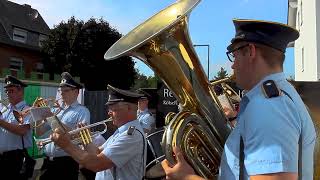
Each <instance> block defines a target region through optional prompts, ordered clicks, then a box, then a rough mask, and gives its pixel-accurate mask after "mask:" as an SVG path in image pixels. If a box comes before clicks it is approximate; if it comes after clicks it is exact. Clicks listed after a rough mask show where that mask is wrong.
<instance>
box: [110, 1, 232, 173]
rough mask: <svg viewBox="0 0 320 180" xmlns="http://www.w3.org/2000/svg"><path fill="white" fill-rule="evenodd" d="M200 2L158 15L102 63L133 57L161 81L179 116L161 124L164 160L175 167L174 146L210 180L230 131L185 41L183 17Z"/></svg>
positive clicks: (115, 47)
mask: <svg viewBox="0 0 320 180" xmlns="http://www.w3.org/2000/svg"><path fill="white" fill-rule="evenodd" d="M199 2H200V0H181V1H178V2H176V3H174V4H172V5H171V6H169V7H167V8H166V9H164V10H162V11H160V12H159V13H158V14H156V15H154V16H153V17H151V18H149V19H148V20H147V21H145V22H144V23H142V24H141V25H139V26H138V27H136V28H135V29H133V30H132V31H131V32H129V33H128V34H127V35H125V36H123V37H122V38H121V39H120V40H119V41H117V42H116V43H115V44H114V45H113V46H112V47H111V48H110V49H109V50H108V51H107V52H106V53H105V55H104V58H105V59H106V60H113V59H116V58H118V57H121V56H133V57H136V58H138V59H140V60H142V61H143V62H144V63H145V64H147V65H148V66H149V67H150V68H151V69H153V71H154V72H155V73H156V74H157V76H159V77H160V78H161V79H162V80H163V82H164V83H165V84H166V85H167V87H168V88H169V89H170V90H171V91H172V92H173V93H174V95H175V97H176V98H177V100H178V101H179V103H180V104H181V105H182V111H180V112H179V113H177V114H172V115H170V116H169V117H168V118H166V122H168V123H169V125H168V126H167V128H166V130H165V132H164V136H163V140H162V147H163V150H164V153H165V155H166V159H167V160H168V161H170V162H171V163H173V164H174V163H175V158H174V157H173V151H172V148H173V147H174V146H179V147H180V148H181V149H182V152H183V154H184V156H185V158H186V159H187V161H188V162H189V163H190V164H191V166H192V167H193V168H194V169H195V171H196V172H197V173H198V174H199V175H201V176H203V177H205V178H208V179H212V178H213V177H214V176H215V175H216V173H217V172H218V167H219V163H220V158H221V154H222V150H223V145H224V143H225V141H226V139H227V137H228V135H229V133H230V130H231V129H230V128H229V127H228V126H227V124H226V117H225V116H224V113H223V112H222V111H221V109H220V108H219V107H218V105H217V104H216V102H217V97H216V96H215V93H214V92H212V89H211V87H210V83H209V81H208V78H207V77H206V75H205V73H204V70H203V68H202V66H201V64H200V61H199V59H198V57H197V55H196V53H195V50H194V48H193V45H192V42H191V40H190V37H189V32H188V16H189V14H190V12H191V10H192V9H193V8H194V7H195V6H196V5H197V4H198V3H199ZM170 119H171V120H170Z"/></svg>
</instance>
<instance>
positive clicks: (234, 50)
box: [226, 44, 249, 63]
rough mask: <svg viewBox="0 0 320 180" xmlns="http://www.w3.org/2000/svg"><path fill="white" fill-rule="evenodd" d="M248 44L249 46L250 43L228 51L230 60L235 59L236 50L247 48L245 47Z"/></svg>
mask: <svg viewBox="0 0 320 180" xmlns="http://www.w3.org/2000/svg"><path fill="white" fill-rule="evenodd" d="M247 46H249V44H245V45H243V46H240V47H237V48H235V49H232V50H231V51H228V52H226V54H227V56H228V59H229V61H230V62H232V63H233V62H234V60H235V56H234V52H236V51H238V50H240V49H242V48H245V47H247Z"/></svg>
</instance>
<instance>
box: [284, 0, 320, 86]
mask: <svg viewBox="0 0 320 180" xmlns="http://www.w3.org/2000/svg"><path fill="white" fill-rule="evenodd" d="M288 25H289V26H292V27H295V28H296V29H297V30H298V31H299V32H300V37H299V39H298V40H296V41H295V42H294V43H293V44H291V45H292V46H294V49H295V50H294V53H295V80H296V81H319V80H320V54H319V53H320V44H319V43H320V32H319V31H320V1H319V0H305V1H304V0H288Z"/></svg>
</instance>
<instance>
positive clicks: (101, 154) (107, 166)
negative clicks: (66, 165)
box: [52, 85, 146, 180]
mask: <svg viewBox="0 0 320 180" xmlns="http://www.w3.org/2000/svg"><path fill="white" fill-rule="evenodd" d="M108 90H109V99H108V102H107V105H108V107H109V112H108V114H109V115H110V117H111V118H112V120H113V124H114V125H115V126H117V127H118V129H117V130H116V131H115V132H114V134H113V135H112V136H110V137H109V138H108V140H107V141H106V142H105V143H104V144H103V145H102V146H101V147H100V148H97V147H95V146H94V145H93V143H91V144H89V145H87V146H86V147H85V149H86V150H81V149H80V148H79V147H78V146H75V145H73V144H72V143H71V142H70V136H69V135H67V134H63V133H60V132H59V130H57V131H56V132H55V133H53V134H52V139H53V141H55V143H56V144H58V145H59V146H60V147H61V148H62V149H64V150H65V151H66V152H68V153H69V154H70V155H71V156H72V157H73V158H74V159H75V160H76V161H77V162H78V163H80V164H81V165H82V166H84V167H86V168H87V169H90V170H92V171H96V172H97V174H96V180H114V179H117V180H118V179H121V180H122V179H130V180H141V179H142V177H143V175H144V169H145V160H146V153H145V152H146V140H145V135H144V133H143V129H142V127H141V125H140V123H139V121H138V120H137V102H138V99H139V98H140V97H141V94H137V93H133V92H130V91H126V90H121V89H118V88H115V87H112V86H110V85H109V86H108Z"/></svg>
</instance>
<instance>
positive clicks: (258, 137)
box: [162, 19, 316, 180]
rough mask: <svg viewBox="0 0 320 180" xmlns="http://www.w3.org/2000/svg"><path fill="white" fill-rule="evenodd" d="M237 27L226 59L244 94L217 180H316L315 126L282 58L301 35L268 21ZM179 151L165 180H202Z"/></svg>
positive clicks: (244, 22) (245, 22)
mask: <svg viewBox="0 0 320 180" xmlns="http://www.w3.org/2000/svg"><path fill="white" fill-rule="evenodd" d="M233 23H234V26H235V30H236V33H235V37H234V38H233V39H232V40H231V44H230V45H229V46H228V47H227V50H228V51H227V56H228V59H229V60H230V61H231V62H232V66H231V68H232V69H233V70H234V74H235V77H236V83H237V85H238V86H240V87H241V88H243V89H245V91H246V94H245V95H244V96H243V97H242V100H241V102H240V112H239V114H238V117H237V124H236V126H235V128H234V130H233V131H232V132H231V134H230V135H229V136H228V139H227V140H226V143H225V145H224V151H223V154H222V157H221V163H220V170H219V179H221V180H224V179H225V180H235V179H257V180H263V179H277V180H278V179H279V180H280V179H281V180H283V179H313V152H314V146H315V139H316V133H315V129H314V125H313V122H312V119H311V117H310V115H309V113H308V111H307V109H306V107H305V105H304V103H303V101H302V100H301V98H300V96H299V94H298V93H297V92H296V90H295V89H294V87H293V86H292V85H291V84H290V83H289V82H288V81H287V80H286V76H285V74H284V73H283V62H284V59H285V55H284V52H285V50H286V47H287V45H288V43H289V42H292V41H295V40H296V39H297V38H298V37H299V32H298V31H297V30H295V29H294V28H292V27H289V26H287V25H285V24H280V23H276V22H269V21H258V20H249V19H235V20H233ZM240 144H242V145H241V146H240ZM302 147H303V148H302ZM175 151H176V155H177V156H178V157H177V161H178V162H177V164H179V166H178V167H176V166H174V167H173V168H171V167H170V165H169V163H168V162H167V161H166V160H164V161H163V162H162V166H163V167H164V169H165V171H166V173H167V177H168V178H172V179H175V178H177V179H186V178H187V177H193V178H190V179H202V178H201V177H198V176H196V175H194V174H193V173H194V172H193V170H192V169H191V167H190V166H189V165H188V164H187V163H186V161H185V160H184V159H183V156H181V153H179V149H175ZM298 162H301V163H298Z"/></svg>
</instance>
